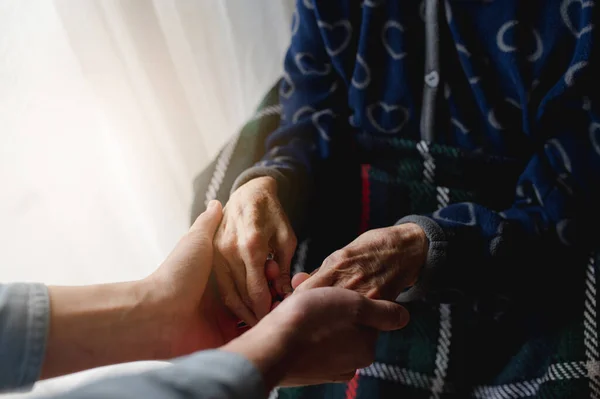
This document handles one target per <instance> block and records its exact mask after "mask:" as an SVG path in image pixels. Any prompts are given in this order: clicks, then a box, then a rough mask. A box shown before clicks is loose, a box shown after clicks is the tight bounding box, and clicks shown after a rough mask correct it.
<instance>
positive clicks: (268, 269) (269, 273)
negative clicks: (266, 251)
mask: <svg viewBox="0 0 600 399" xmlns="http://www.w3.org/2000/svg"><path fill="white" fill-rule="evenodd" d="M265 277H266V278H267V280H269V281H271V280H275V279H277V278H278V277H279V264H278V263H277V262H275V261H274V260H268V261H267V263H265Z"/></svg>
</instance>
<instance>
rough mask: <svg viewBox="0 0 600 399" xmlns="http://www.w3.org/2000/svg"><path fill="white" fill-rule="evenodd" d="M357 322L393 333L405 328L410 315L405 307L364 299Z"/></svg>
mask: <svg viewBox="0 0 600 399" xmlns="http://www.w3.org/2000/svg"><path fill="white" fill-rule="evenodd" d="M360 307H361V308H360V311H359V312H357V319H358V320H357V322H358V323H359V324H362V325H364V326H367V327H371V328H374V329H376V330H379V331H393V330H399V329H401V328H404V327H405V326H406V325H407V324H408V322H409V320H410V315H409V313H408V310H406V308H405V307H404V306H401V305H399V304H397V303H395V302H391V301H385V300H374V299H367V298H365V297H362V301H361V305H360Z"/></svg>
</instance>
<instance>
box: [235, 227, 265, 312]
mask: <svg viewBox="0 0 600 399" xmlns="http://www.w3.org/2000/svg"><path fill="white" fill-rule="evenodd" d="M240 231H241V232H242V233H243V236H242V237H241V240H240V245H239V253H240V256H241V260H242V262H243V263H244V265H245V273H246V288H245V290H246V292H247V293H248V297H249V300H250V303H251V305H252V310H253V311H254V315H255V316H256V317H257V319H258V320H260V319H262V318H263V317H264V316H266V315H267V313H269V310H271V294H270V292H269V284H268V282H267V279H266V277H265V260H266V259H267V257H268V254H269V249H270V248H269V239H268V237H266V236H265V235H264V233H263V232H262V231H260V230H259V229H257V228H256V227H248V226H244V227H243V228H241V229H240Z"/></svg>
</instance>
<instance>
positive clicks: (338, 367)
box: [222, 287, 409, 387]
mask: <svg viewBox="0 0 600 399" xmlns="http://www.w3.org/2000/svg"><path fill="white" fill-rule="evenodd" d="M408 321H409V314H408V311H407V310H406V309H405V308H404V307H402V306H400V305H398V304H396V303H393V302H389V301H376V300H371V299H367V298H365V297H364V296H363V295H360V294H358V293H356V292H352V291H350V290H345V289H341V288H332V287H327V288H319V289H315V290H310V291H307V292H303V293H301V294H296V293H294V295H292V296H291V297H289V299H286V300H285V301H283V302H282V303H281V305H279V306H278V307H277V308H276V309H275V310H273V311H272V312H271V313H270V314H269V315H268V316H267V317H265V318H264V319H263V320H261V321H260V322H259V323H258V325H257V326H256V327H254V328H252V329H251V330H250V331H248V332H247V333H245V334H244V335H242V336H241V337H240V338H238V339H236V340H234V341H232V342H231V343H229V344H228V345H226V346H225V347H224V348H222V349H224V350H228V351H233V352H237V353H240V354H242V355H244V356H246V357H247V358H248V359H249V360H251V361H252V362H254V364H255V365H256V366H257V367H258V369H259V370H261V372H262V373H263V376H264V378H265V382H266V384H267V387H271V386H273V385H275V384H277V383H278V382H279V381H280V380H281V379H283V383H284V385H288V386H289V385H310V384H320V383H326V382H341V381H348V380H350V379H351V378H352V377H353V376H354V375H355V372H356V369H358V368H361V367H366V366H368V365H369V364H371V363H372V362H373V360H374V356H375V342H376V340H377V335H378V332H379V331H390V330H397V329H400V328H403V327H404V326H406V324H407V323H408Z"/></svg>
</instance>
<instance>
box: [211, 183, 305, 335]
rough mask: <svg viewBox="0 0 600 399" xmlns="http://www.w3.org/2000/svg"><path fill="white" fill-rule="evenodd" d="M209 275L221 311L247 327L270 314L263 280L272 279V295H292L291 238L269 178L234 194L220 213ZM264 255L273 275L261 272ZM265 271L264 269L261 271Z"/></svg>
mask: <svg viewBox="0 0 600 399" xmlns="http://www.w3.org/2000/svg"><path fill="white" fill-rule="evenodd" d="M214 247H215V259H214V265H215V266H214V275H215V278H216V281H217V284H218V287H219V291H220V292H221V294H222V297H223V302H224V303H225V305H226V306H227V307H228V308H229V309H230V310H231V311H232V312H233V313H235V314H236V315H237V316H238V317H239V318H240V319H242V320H244V321H245V322H246V323H248V324H249V325H255V324H256V323H257V322H258V320H260V319H261V318H263V317H264V316H265V315H266V314H267V313H268V312H269V311H270V309H271V304H272V296H271V292H270V290H269V285H268V282H267V278H268V276H267V275H270V276H271V277H276V279H275V288H276V291H277V293H278V294H280V295H284V294H286V293H290V292H291V291H292V287H291V281H290V264H291V261H292V256H293V255H294V251H295V250H296V236H295V234H294V232H293V230H292V228H291V226H290V223H289V221H288V219H287V216H286V215H285V212H284V211H283V208H282V207H281V204H280V202H279V199H278V197H277V183H276V181H275V179H273V178H271V177H259V178H256V179H253V180H250V181H249V182H247V183H246V184H244V185H242V186H241V187H240V188H238V189H237V190H236V191H235V192H234V193H233V194H232V196H231V198H230V199H229V202H228V203H227V206H226V207H225V209H224V216H223V220H222V222H221V225H220V226H219V229H218V231H217V234H216V236H215V241H214ZM269 252H273V253H274V255H275V259H274V261H273V262H269V263H270V264H271V266H272V265H273V264H274V265H276V269H277V268H278V270H276V271H275V272H273V273H271V272H269V271H268V270H265V261H266V259H267V256H268V254H269ZM267 266H268V265H267Z"/></svg>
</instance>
